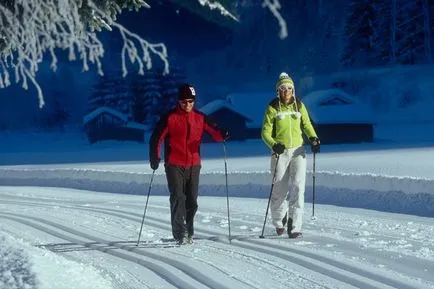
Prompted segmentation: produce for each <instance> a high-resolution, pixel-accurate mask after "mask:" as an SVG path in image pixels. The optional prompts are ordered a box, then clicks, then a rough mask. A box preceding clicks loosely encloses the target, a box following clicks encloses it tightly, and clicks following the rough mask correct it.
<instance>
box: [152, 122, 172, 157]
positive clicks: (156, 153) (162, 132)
mask: <svg viewBox="0 0 434 289" xmlns="http://www.w3.org/2000/svg"><path fill="white" fill-rule="evenodd" d="M168 120H169V114H166V115H165V116H163V117H161V118H160V120H159V121H158V123H157V125H156V126H155V128H154V131H153V132H152V135H151V139H150V140H149V160H152V159H161V151H160V147H161V143H162V142H163V141H164V138H165V137H166V135H167V132H168V127H167V124H168Z"/></svg>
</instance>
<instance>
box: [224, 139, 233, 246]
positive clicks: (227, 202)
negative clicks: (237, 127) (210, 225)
mask: <svg viewBox="0 0 434 289" xmlns="http://www.w3.org/2000/svg"><path fill="white" fill-rule="evenodd" d="M223 152H224V158H225V178H226V204H227V207H228V228H229V244H230V243H231V242H232V240H231V218H230V215H229V186H228V162H227V160H226V141H223Z"/></svg>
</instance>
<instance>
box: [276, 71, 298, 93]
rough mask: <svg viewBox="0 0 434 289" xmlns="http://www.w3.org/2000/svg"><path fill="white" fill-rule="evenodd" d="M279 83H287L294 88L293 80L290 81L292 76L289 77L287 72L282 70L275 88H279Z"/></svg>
mask: <svg viewBox="0 0 434 289" xmlns="http://www.w3.org/2000/svg"><path fill="white" fill-rule="evenodd" d="M281 85H288V86H291V87H292V88H294V81H292V78H291V77H289V75H288V73H286V72H282V73H281V74H280V76H279V80H278V81H277V83H276V90H278V89H279V87H280V86H281Z"/></svg>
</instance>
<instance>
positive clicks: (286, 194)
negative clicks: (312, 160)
mask: <svg viewBox="0 0 434 289" xmlns="http://www.w3.org/2000/svg"><path fill="white" fill-rule="evenodd" d="M276 162H277V157H276V156H275V155H273V156H272V157H271V174H272V175H274V172H275V177H274V180H273V182H274V187H273V191H272V194H271V201H270V209H271V218H272V219H273V225H274V226H275V227H276V228H282V227H283V224H282V219H283V217H284V216H285V214H286V213H288V218H292V231H293V232H301V226H302V223H303V209H304V190H305V183H306V151H305V148H304V147H303V146H301V147H298V148H294V149H286V150H285V151H284V152H283V154H281V155H280V156H279V160H278V163H277V167H276ZM275 170H276V171H275ZM289 188H290V191H289Z"/></svg>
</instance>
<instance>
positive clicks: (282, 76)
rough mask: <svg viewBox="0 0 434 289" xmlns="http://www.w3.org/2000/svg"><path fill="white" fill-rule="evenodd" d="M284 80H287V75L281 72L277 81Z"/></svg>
mask: <svg viewBox="0 0 434 289" xmlns="http://www.w3.org/2000/svg"><path fill="white" fill-rule="evenodd" d="M284 78H289V75H288V73H286V72H282V73H281V74H280V75H279V79H284Z"/></svg>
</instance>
